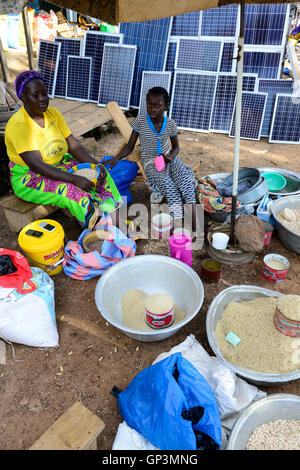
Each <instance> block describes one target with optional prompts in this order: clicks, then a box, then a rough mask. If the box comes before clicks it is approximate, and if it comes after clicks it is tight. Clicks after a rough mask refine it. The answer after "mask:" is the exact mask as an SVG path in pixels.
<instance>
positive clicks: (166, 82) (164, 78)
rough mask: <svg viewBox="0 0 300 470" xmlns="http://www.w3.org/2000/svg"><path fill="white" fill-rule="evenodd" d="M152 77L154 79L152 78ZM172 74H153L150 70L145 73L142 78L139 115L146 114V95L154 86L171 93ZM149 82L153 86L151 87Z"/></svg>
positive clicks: (155, 72)
mask: <svg viewBox="0 0 300 470" xmlns="http://www.w3.org/2000/svg"><path fill="white" fill-rule="evenodd" d="M150 76H152V77H150ZM171 78H172V73H171V72H165V71H164V72H157V71H154V72H151V71H148V70H144V71H143V77H142V86H141V93H140V105H139V114H146V112H147V107H146V95H147V92H148V90H150V88H152V87H154V86H161V87H163V88H165V89H166V90H167V92H168V93H170V85H171ZM149 82H150V83H151V85H149Z"/></svg>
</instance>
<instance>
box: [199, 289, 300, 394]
mask: <svg viewBox="0 0 300 470" xmlns="http://www.w3.org/2000/svg"><path fill="white" fill-rule="evenodd" d="M282 295H284V294H281V293H280V292H276V291H273V290H269V289H264V288H263V287H258V286H247V285H246V286H244V285H241V286H233V287H228V289H224V290H223V291H222V292H220V293H219V294H218V295H217V296H216V297H215V298H214V300H213V301H212V303H211V304H210V307H209V309H208V312H207V316H206V334H207V337H208V341H209V344H210V347H211V348H212V350H213V351H214V353H215V355H216V356H217V357H218V358H219V359H220V361H221V362H222V363H223V364H224V365H225V366H226V367H228V368H229V369H230V370H232V371H233V372H235V373H236V374H237V375H239V376H240V377H242V378H243V379H245V380H247V381H248V382H251V383H253V384H255V385H257V386H271V385H272V386H273V385H280V384H282V383H284V382H289V381H291V380H296V379H299V378H300V370H299V369H298V370H295V371H293V372H285V373H281V374H267V373H263V372H257V371H254V370H249V369H245V368H244V367H240V366H237V365H236V364H232V363H231V362H229V361H228V360H227V359H225V357H224V356H223V354H222V352H221V350H220V347H219V344H218V342H217V340H216V336H215V330H216V326H217V323H218V321H219V319H220V318H221V316H222V315H223V312H224V310H225V308H226V307H227V305H228V304H229V303H230V302H231V301H236V302H243V301H246V300H252V299H256V298H258V297H265V296H267V297H280V296H282Z"/></svg>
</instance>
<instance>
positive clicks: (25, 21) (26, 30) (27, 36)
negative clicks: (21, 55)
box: [22, 4, 34, 70]
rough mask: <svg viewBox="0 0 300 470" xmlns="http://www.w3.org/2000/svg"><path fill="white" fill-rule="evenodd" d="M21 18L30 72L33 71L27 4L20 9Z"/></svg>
mask: <svg viewBox="0 0 300 470" xmlns="http://www.w3.org/2000/svg"><path fill="white" fill-rule="evenodd" d="M22 18H23V25H24V33H25V40H26V47H27V57H28V65H29V69H30V70H34V61H33V50H32V39H31V33H30V26H29V21H28V14H27V4H26V5H25V6H24V7H23V9H22Z"/></svg>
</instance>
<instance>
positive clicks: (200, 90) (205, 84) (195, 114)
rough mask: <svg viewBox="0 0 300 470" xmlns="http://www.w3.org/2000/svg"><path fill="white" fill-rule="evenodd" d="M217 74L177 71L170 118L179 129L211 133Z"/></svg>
mask: <svg viewBox="0 0 300 470" xmlns="http://www.w3.org/2000/svg"><path fill="white" fill-rule="evenodd" d="M216 84H217V74H215V73H209V72H191V71H190V72H188V71H183V70H176V71H175V78H174V85H173V93H172V99H171V107H170V117H171V118H172V119H174V120H175V121H176V124H177V126H178V128H179V129H186V130H192V131H203V132H208V131H209V125H210V119H211V111H212V106H213V102H214V97H215V91H216Z"/></svg>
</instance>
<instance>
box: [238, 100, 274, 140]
mask: <svg viewBox="0 0 300 470" xmlns="http://www.w3.org/2000/svg"><path fill="white" fill-rule="evenodd" d="M266 100H267V93H253V92H247V91H243V92H242V112H241V130H240V137H241V139H249V140H259V139H260V133H261V127H262V123H263V118H264V112H265V105H266ZM235 125H236V107H235V109H234V113H233V116H232V121H231V126H230V132H229V136H230V137H234V136H235Z"/></svg>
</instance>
